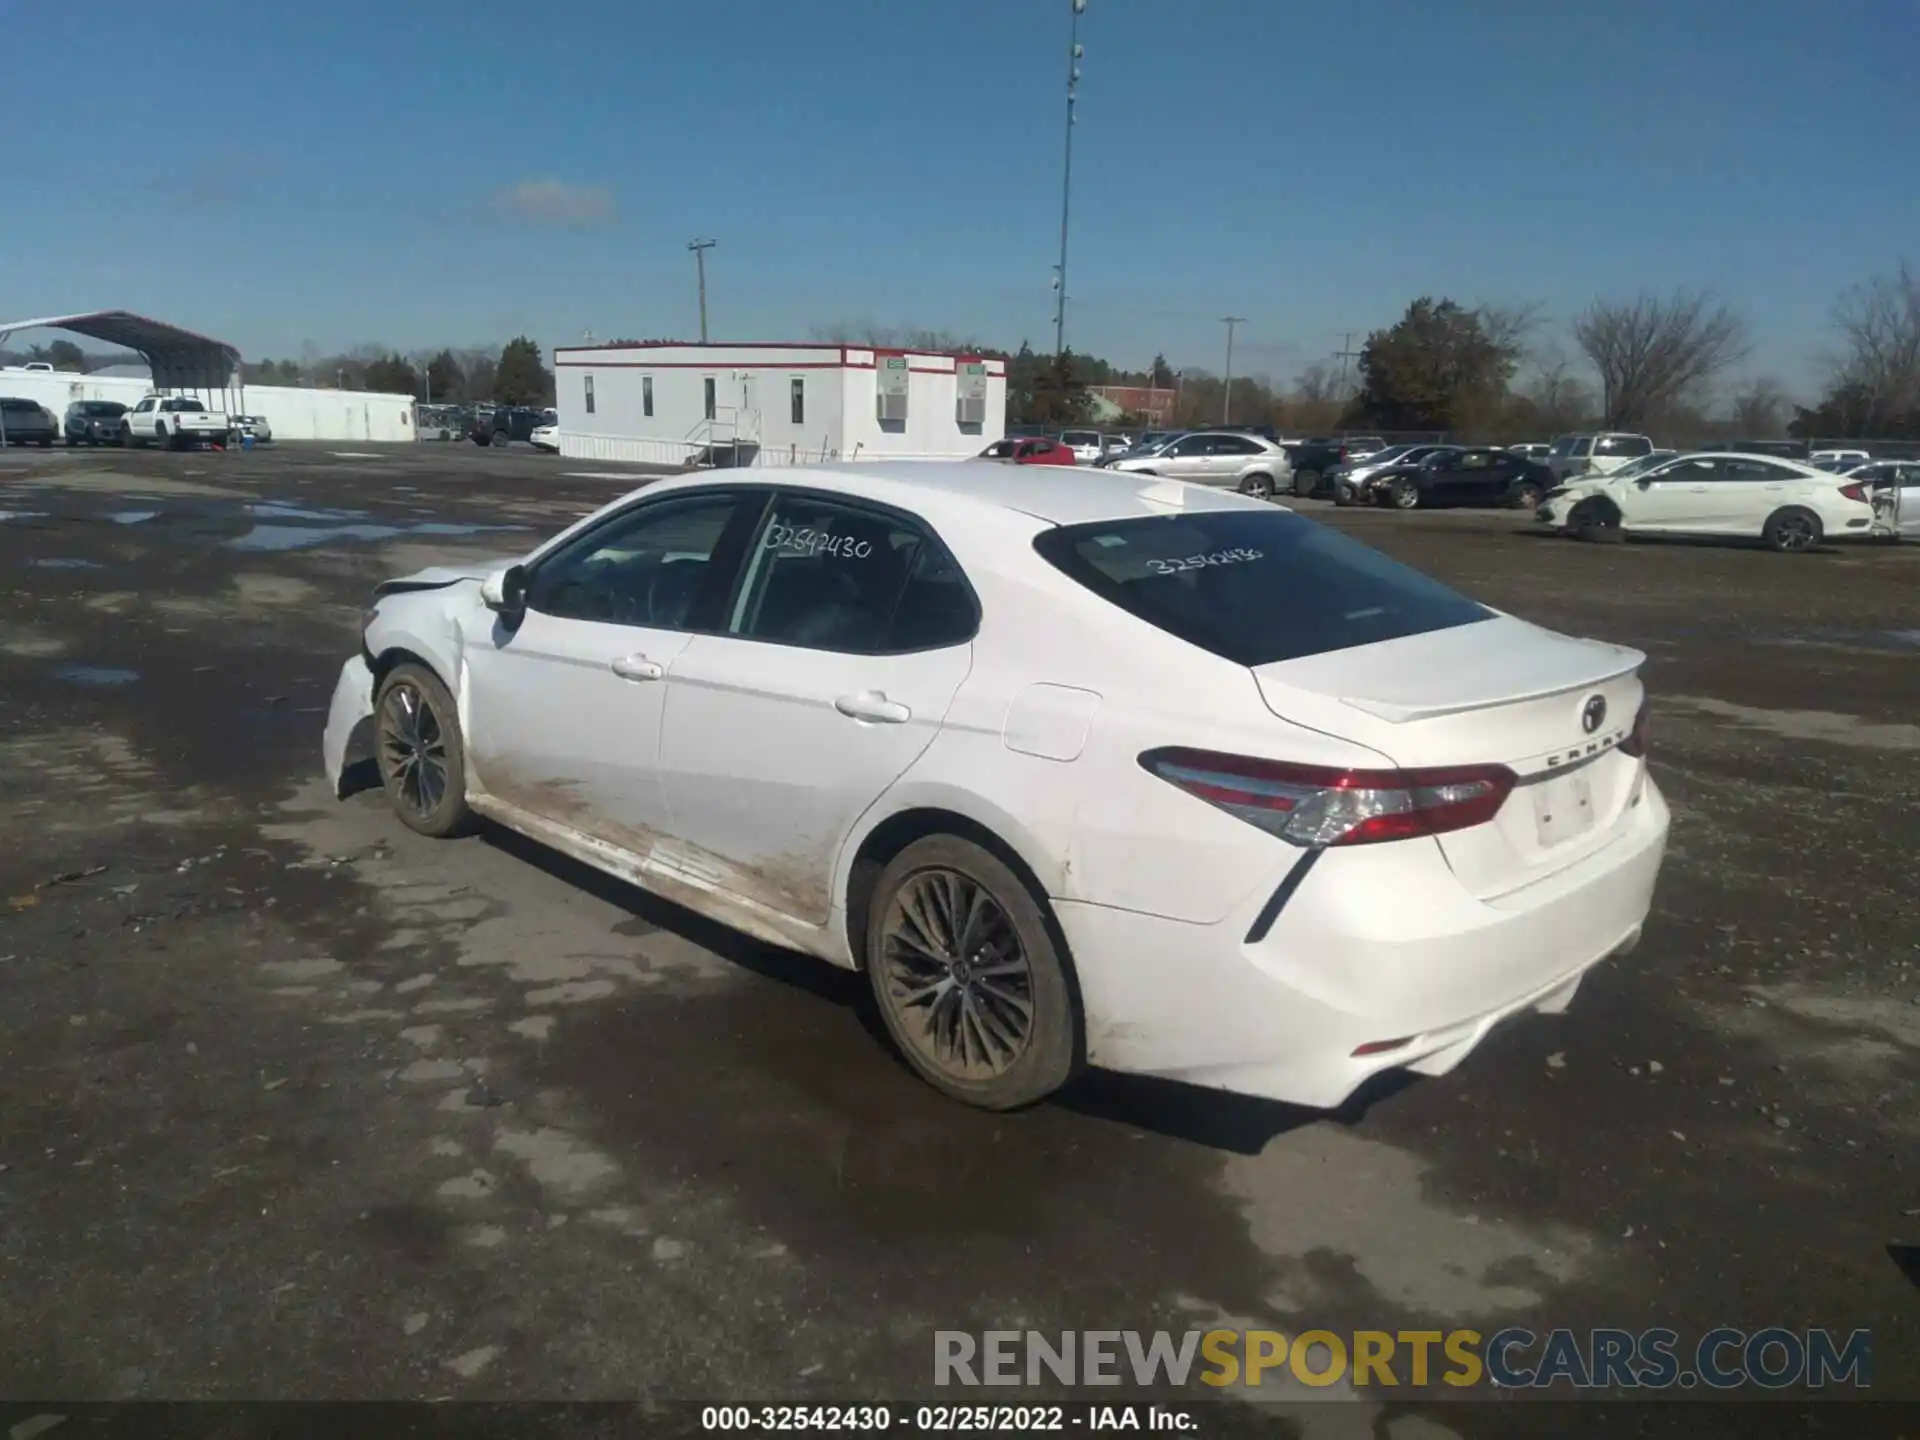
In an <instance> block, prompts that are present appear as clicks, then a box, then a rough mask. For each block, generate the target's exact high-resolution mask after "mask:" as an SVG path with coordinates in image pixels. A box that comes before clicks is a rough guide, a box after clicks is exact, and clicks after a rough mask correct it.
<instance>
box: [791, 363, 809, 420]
mask: <svg viewBox="0 0 1920 1440" xmlns="http://www.w3.org/2000/svg"><path fill="white" fill-rule="evenodd" d="M792 389H793V423H794V424H796V425H804V424H806V423H807V382H806V378H805V377H804V376H801V375H796V376H794V377H793V381H792Z"/></svg>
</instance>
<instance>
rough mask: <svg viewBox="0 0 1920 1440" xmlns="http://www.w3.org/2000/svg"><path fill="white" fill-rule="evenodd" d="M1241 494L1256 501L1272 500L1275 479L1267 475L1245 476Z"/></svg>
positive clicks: (1241, 484)
mask: <svg viewBox="0 0 1920 1440" xmlns="http://www.w3.org/2000/svg"><path fill="white" fill-rule="evenodd" d="M1240 493H1241V494H1242V495H1248V496H1251V497H1252V498H1253V499H1255V500H1271V499H1272V498H1273V477H1272V476H1271V475H1265V474H1253V475H1248V476H1245V477H1244V478H1242V480H1241V481H1240Z"/></svg>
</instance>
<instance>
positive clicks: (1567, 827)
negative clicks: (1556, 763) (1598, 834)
mask: <svg viewBox="0 0 1920 1440" xmlns="http://www.w3.org/2000/svg"><path fill="white" fill-rule="evenodd" d="M1527 788H1528V789H1529V790H1531V791H1532V792H1533V827H1534V834H1535V835H1536V836H1537V837H1538V838H1539V841H1540V848H1541V849H1543V850H1547V849H1551V848H1552V847H1554V846H1555V845H1564V844H1565V843H1566V842H1567V841H1569V840H1572V839H1575V838H1577V837H1579V836H1581V835H1584V834H1586V833H1587V832H1588V831H1590V830H1591V829H1593V822H1594V809H1593V780H1592V777H1590V776H1589V775H1587V774H1586V773H1585V772H1584V769H1582V770H1576V771H1574V772H1573V773H1572V774H1570V775H1556V776H1554V777H1553V778H1551V779H1549V780H1544V781H1542V782H1540V783H1539V784H1537V785H1530V786H1528V787H1527Z"/></svg>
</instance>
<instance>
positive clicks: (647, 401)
mask: <svg viewBox="0 0 1920 1440" xmlns="http://www.w3.org/2000/svg"><path fill="white" fill-rule="evenodd" d="M640 413H641V414H642V415H651V414H653V377H652V376H651V375H642V376H641V377H640Z"/></svg>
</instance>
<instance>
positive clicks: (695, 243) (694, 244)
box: [687, 240, 720, 345]
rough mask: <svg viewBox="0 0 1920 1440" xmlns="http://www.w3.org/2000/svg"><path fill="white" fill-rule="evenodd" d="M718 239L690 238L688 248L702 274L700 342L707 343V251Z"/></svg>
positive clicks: (716, 243) (695, 266) (696, 267)
mask: <svg viewBox="0 0 1920 1440" xmlns="http://www.w3.org/2000/svg"><path fill="white" fill-rule="evenodd" d="M719 243H720V242H719V241H718V240H689V241H688V242H687V249H689V250H691V251H692V252H693V264H694V268H695V269H696V270H697V271H698V272H699V274H700V343H701V344H702V345H704V344H706V343H707V251H709V250H711V249H712V248H713V247H714V246H716V245H718V244H719Z"/></svg>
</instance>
